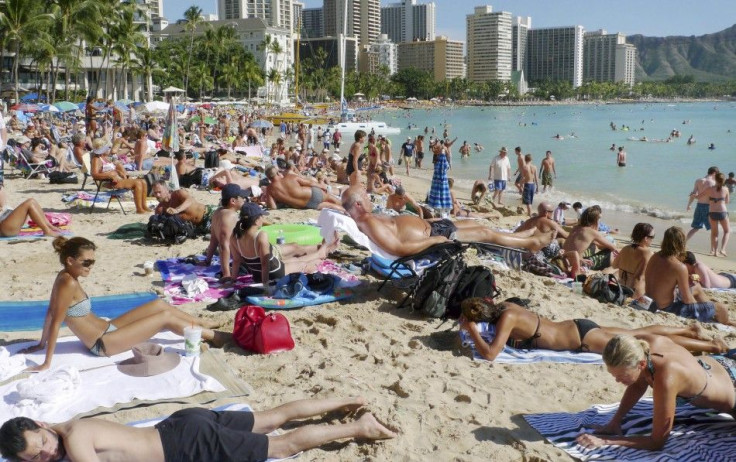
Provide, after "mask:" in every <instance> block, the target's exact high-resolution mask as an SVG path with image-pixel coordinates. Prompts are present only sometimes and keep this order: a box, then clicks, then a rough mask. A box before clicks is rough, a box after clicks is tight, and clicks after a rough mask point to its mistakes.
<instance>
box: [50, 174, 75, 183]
mask: <svg viewBox="0 0 736 462" xmlns="http://www.w3.org/2000/svg"><path fill="white" fill-rule="evenodd" d="M49 183H51V184H77V183H79V177H78V176H77V174H76V173H74V172H50V173H49Z"/></svg>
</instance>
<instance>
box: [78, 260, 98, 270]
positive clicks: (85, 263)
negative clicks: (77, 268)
mask: <svg viewBox="0 0 736 462" xmlns="http://www.w3.org/2000/svg"><path fill="white" fill-rule="evenodd" d="M94 264H95V261H94V260H82V262H81V265H82V266H84V267H85V268H89V267H90V266H92V265H94Z"/></svg>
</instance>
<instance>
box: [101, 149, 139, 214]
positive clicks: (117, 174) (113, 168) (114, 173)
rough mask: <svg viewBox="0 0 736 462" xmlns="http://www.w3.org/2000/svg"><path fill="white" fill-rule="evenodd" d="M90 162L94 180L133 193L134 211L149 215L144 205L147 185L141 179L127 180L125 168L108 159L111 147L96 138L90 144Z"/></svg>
mask: <svg viewBox="0 0 736 462" xmlns="http://www.w3.org/2000/svg"><path fill="white" fill-rule="evenodd" d="M92 146H93V147H94V149H93V150H92V161H91V162H90V168H91V170H92V178H93V179H95V180H111V181H112V184H113V186H115V187H116V188H120V189H130V190H132V191H133V200H134V202H135V211H136V213H139V214H144V213H149V210H148V206H147V205H146V194H147V193H148V185H146V181H145V180H143V179H135V178H128V174H127V173H126V172H125V168H124V167H123V166H122V164H120V163H119V162H113V161H111V160H110V159H109V158H108V157H109V155H110V150H111V148H112V146H111V145H110V144H109V143H108V141H107V140H106V139H104V138H97V139H96V140H94V142H93V143H92Z"/></svg>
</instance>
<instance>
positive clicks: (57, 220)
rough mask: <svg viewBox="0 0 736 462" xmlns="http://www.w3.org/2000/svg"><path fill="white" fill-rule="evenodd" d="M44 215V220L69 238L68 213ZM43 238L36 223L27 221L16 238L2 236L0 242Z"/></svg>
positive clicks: (45, 213) (46, 213) (70, 219)
mask: <svg viewBox="0 0 736 462" xmlns="http://www.w3.org/2000/svg"><path fill="white" fill-rule="evenodd" d="M44 215H45V216H46V220H47V221H48V222H49V223H51V225H52V226H56V227H58V228H59V229H60V230H61V234H62V235H63V236H71V235H72V232H71V230H70V229H69V227H70V225H71V222H72V216H71V215H70V214H68V213H58V212H44ZM43 237H45V236H44V235H43V230H42V229H41V228H39V227H38V225H36V223H34V222H33V220H31V219H28V222H27V223H26V224H24V225H23V227H22V228H21V229H20V232H19V233H18V235H17V236H3V237H0V240H4V241H23V240H29V239H38V238H43Z"/></svg>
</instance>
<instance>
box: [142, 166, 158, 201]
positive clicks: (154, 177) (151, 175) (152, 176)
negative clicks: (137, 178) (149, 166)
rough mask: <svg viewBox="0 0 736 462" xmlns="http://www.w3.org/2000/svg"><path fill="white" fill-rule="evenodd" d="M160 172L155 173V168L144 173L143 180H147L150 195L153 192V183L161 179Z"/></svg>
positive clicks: (148, 195)
mask: <svg viewBox="0 0 736 462" xmlns="http://www.w3.org/2000/svg"><path fill="white" fill-rule="evenodd" d="M160 178H161V177H160V176H159V174H158V173H155V172H154V171H153V170H152V171H150V172H148V173H146V174H145V175H143V181H145V182H146V196H147V197H150V196H151V193H152V191H153V185H155V184H156V182H157V181H158V180H159V179H160Z"/></svg>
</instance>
